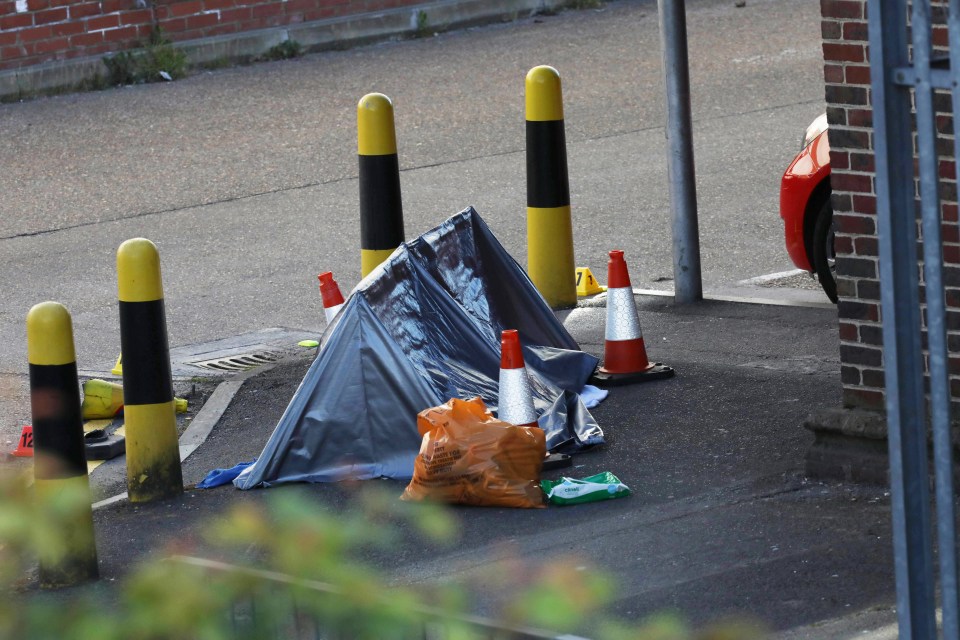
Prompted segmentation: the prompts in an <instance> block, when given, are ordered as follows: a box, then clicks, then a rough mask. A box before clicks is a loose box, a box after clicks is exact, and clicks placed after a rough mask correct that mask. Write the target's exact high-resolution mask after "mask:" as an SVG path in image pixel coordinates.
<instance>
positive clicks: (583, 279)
mask: <svg viewBox="0 0 960 640" xmlns="http://www.w3.org/2000/svg"><path fill="white" fill-rule="evenodd" d="M576 279H577V280H576V281H577V295H578V296H592V295H594V294H596V293H603V292H604V291H606V290H607V288H606V287H605V286H603V285H602V284H600V283H599V282H597V279H596V278H594V277H593V272H592V271H590V267H577V273H576Z"/></svg>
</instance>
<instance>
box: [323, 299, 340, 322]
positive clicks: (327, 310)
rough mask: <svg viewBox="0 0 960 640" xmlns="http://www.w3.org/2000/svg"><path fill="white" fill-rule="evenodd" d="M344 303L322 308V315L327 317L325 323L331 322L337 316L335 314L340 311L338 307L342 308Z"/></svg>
mask: <svg viewBox="0 0 960 640" xmlns="http://www.w3.org/2000/svg"><path fill="white" fill-rule="evenodd" d="M343 305H344V303H343V302H341V303H340V304H335V305H333V306H332V307H324V308H323V316H324V317H325V318H326V319H327V324H330V323H331V322H333V319H334V318H336V317H337V314H338V313H340V309H342V308H343Z"/></svg>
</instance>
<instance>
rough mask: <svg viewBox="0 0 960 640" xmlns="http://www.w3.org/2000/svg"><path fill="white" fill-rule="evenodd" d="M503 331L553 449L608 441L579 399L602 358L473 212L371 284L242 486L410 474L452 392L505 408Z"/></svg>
mask: <svg viewBox="0 0 960 640" xmlns="http://www.w3.org/2000/svg"><path fill="white" fill-rule="evenodd" d="M571 277H573V274H571ZM503 329H518V330H519V332H520V339H521V341H522V342H523V345H524V353H523V355H524V360H525V362H526V364H527V371H528V373H529V375H530V380H531V384H532V387H533V390H534V396H535V397H534V404H535V406H536V409H537V413H538V415H540V416H541V417H540V419H539V423H540V426H541V427H543V429H544V431H545V432H546V433H547V446H548V448H550V449H551V450H557V449H567V450H569V449H578V448H582V447H585V446H591V445H595V444H599V443H601V442H603V432H602V431H601V430H600V428H599V426H598V425H597V423H596V422H595V421H594V419H593V417H592V416H591V415H590V413H589V412H588V411H587V409H586V408H585V407H584V406H583V403H582V402H581V401H580V399H579V396H578V395H577V392H579V391H580V390H582V389H583V386H584V384H585V383H586V381H587V378H588V377H589V376H590V374H591V372H592V371H593V369H594V368H595V367H596V365H597V359H596V358H595V357H594V356H591V355H589V354H586V353H584V352H582V351H580V350H579V347H578V346H577V343H576V342H575V341H574V339H573V338H572V337H571V336H570V334H569V333H567V330H566V329H565V328H564V326H563V324H562V323H561V322H560V321H559V320H557V318H556V316H555V315H554V314H553V312H552V311H551V310H550V308H549V307H548V306H547V304H546V302H545V301H544V300H543V298H542V297H541V296H540V294H539V293H538V292H537V290H536V288H535V287H534V286H533V283H532V282H531V281H530V279H529V278H527V275H526V273H524V271H523V269H522V268H521V267H520V265H518V264H517V262H516V261H515V260H514V259H513V258H512V257H511V256H510V255H509V254H508V253H507V252H506V250H505V249H504V248H503V247H502V246H501V245H500V243H499V242H498V241H497V239H496V238H495V237H494V236H493V233H491V231H490V229H489V227H487V225H486V223H484V222H483V220H482V219H481V218H480V216H479V215H477V213H476V211H474V210H473V208H468V209H466V210H464V211H462V212H460V213H458V214H457V215H455V216H453V217H451V218H449V219H448V220H447V221H445V222H444V223H443V224H441V225H440V226H438V227H436V228H435V229H432V230H431V231H428V232H427V233H425V234H423V235H422V236H420V237H419V238H417V239H416V240H413V241H411V242H408V243H406V244H404V245H401V246H400V247H399V248H398V249H397V250H396V251H395V252H394V253H393V254H392V255H391V256H390V257H389V258H388V259H387V260H386V261H385V262H384V263H383V264H382V265H381V266H380V267H378V268H377V269H375V270H374V271H373V272H372V273H370V275H368V276H367V277H366V278H365V279H364V280H363V281H362V282H360V284H359V285H357V287H356V289H354V291H353V292H352V293H351V295H350V297H349V299H348V300H347V302H346V304H345V305H344V307H343V309H342V310H341V311H340V314H339V315H338V316H337V317H336V319H335V320H334V321H333V323H332V324H331V325H330V326H329V327H327V330H326V332H325V333H324V335H323V341H322V345H321V347H320V351H319V353H318V354H317V357H316V359H315V360H314V362H313V364H312V365H311V367H310V369H309V371H308V372H307V374H306V376H305V377H304V379H303V381H302V382H301V383H300V387H299V389H297V392H296V393H295V394H294V396H293V399H292V400H291V401H290V404H289V405H288V406H287V409H286V411H285V412H284V414H283V416H282V417H281V418H280V422H279V423H278V424H277V427H276V429H275V430H274V432H273V435H271V436H270V440H269V441H268V442H267V444H266V446H265V447H264V450H263V453H261V455H260V457H259V458H258V460H257V461H256V463H255V464H253V465H252V466H250V467H249V468H247V469H246V470H245V471H244V472H243V473H242V474H241V475H240V476H239V477H238V478H237V479H236V480H234V484H235V485H236V486H237V487H239V488H241V489H251V488H253V487H258V486H269V485H271V484H275V483H281V482H330V481H335V480H341V479H344V478H359V479H364V478H377V477H388V478H397V479H406V478H409V477H410V476H411V475H412V473H413V459H414V457H415V456H416V453H417V451H418V450H419V448H420V441H421V438H420V436H419V434H418V433H417V427H416V415H417V413H419V412H420V411H422V410H423V409H426V408H428V407H432V406H436V405H439V404H441V403H443V402H446V401H447V400H449V399H450V398H451V397H460V398H470V397H473V396H480V397H482V398H483V400H484V402H485V403H486V404H487V406H488V407H490V408H491V409H495V408H496V404H497V381H498V377H499V373H500V332H501V330H503Z"/></svg>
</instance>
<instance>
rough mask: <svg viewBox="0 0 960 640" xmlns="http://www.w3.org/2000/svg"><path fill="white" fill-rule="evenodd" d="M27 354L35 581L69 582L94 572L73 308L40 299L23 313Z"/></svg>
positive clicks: (47, 584) (92, 576)
mask: <svg viewBox="0 0 960 640" xmlns="http://www.w3.org/2000/svg"><path fill="white" fill-rule="evenodd" d="M27 360H28V361H29V364H30V409H31V412H32V414H33V446H34V466H33V474H34V490H35V496H36V503H37V509H38V510H37V515H38V524H39V525H40V526H43V527H44V528H45V531H44V533H45V535H42V536H38V537H40V538H42V539H43V542H42V543H40V544H39V545H38V546H39V548H38V549H37V555H38V557H39V561H40V586H41V587H43V588H45V589H47V588H59V587H69V586H72V585H75V584H79V583H81V582H85V581H87V580H96V579H97V578H98V577H99V570H98V568H97V546H96V542H95V539H94V533H93V511H92V509H91V507H90V482H89V480H88V479H87V458H86V453H85V451H84V447H83V420H82V418H81V417H80V383H79V381H78V380H77V362H76V354H75V351H74V346H73V324H72V322H71V320H70V313H69V312H68V311H67V310H66V308H65V307H64V306H63V305H62V304H59V303H57V302H42V303H40V304H38V305H35V306H34V307H33V308H32V309H30V312H29V313H28V314H27Z"/></svg>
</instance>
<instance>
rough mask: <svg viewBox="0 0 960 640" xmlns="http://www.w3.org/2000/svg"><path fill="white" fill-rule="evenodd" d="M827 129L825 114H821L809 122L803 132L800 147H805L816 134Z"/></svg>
mask: <svg viewBox="0 0 960 640" xmlns="http://www.w3.org/2000/svg"><path fill="white" fill-rule="evenodd" d="M826 130H827V114H825V113H824V114H822V115H820V116H819V117H817V119H816V120H814V121H813V122H811V123H810V126H808V127H807V130H806V131H805V132H804V134H803V145H802V146H801V147H800V148H801V149H806V148H807V145H809V144H810V143H811V142H813V141H814V139H816V137H817V136H818V135H820V134H821V133H823V132H824V131H826Z"/></svg>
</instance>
